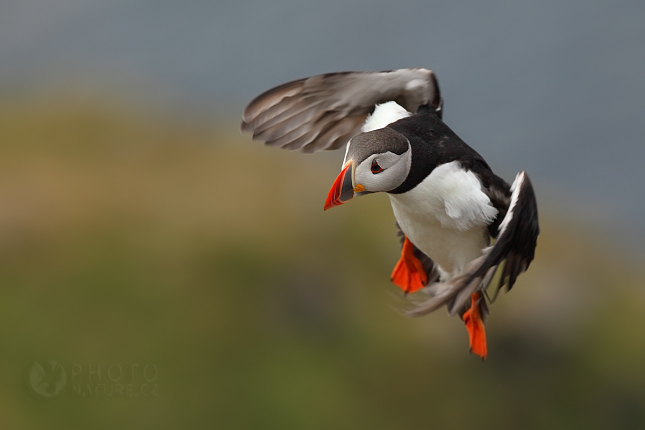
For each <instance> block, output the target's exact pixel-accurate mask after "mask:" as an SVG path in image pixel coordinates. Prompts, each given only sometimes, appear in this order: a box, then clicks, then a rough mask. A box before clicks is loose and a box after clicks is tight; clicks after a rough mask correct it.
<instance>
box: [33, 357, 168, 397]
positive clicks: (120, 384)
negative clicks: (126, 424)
mask: <svg viewBox="0 0 645 430" xmlns="http://www.w3.org/2000/svg"><path fill="white" fill-rule="evenodd" d="M158 379H159V368H158V367H157V365H155V364H152V363H94V364H90V363H88V364H79V363H76V364H68V365H64V364H61V363H59V362H57V361H55V360H39V361H35V362H34V363H33V364H32V365H31V368H30V370H29V374H28V382H29V386H30V387H31V389H32V391H33V392H34V393H35V394H37V395H38V396H40V397H44V398H48V399H51V398H54V397H57V396H60V395H62V394H64V395H65V396H73V397H77V398H89V399H92V398H96V399H99V398H102V399H110V398H124V399H135V398H141V399H149V398H155V397H157V396H158V395H159V385H158Z"/></svg>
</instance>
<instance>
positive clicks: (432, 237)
mask: <svg viewBox="0 0 645 430" xmlns="http://www.w3.org/2000/svg"><path fill="white" fill-rule="evenodd" d="M388 195H389V196H390V202H391V203H392V209H393V210H394V216H395V217H396V220H397V221H398V223H399V226H400V227H401V230H403V232H404V233H405V235H406V236H407V237H408V239H410V240H411V241H412V243H413V244H414V245H415V246H416V247H417V248H419V249H420V250H421V251H423V253H424V254H426V255H427V256H428V257H430V258H432V260H433V261H434V262H435V263H437V265H438V266H439V267H440V268H441V271H442V272H443V274H442V275H443V276H442V278H446V277H448V278H449V277H452V276H455V275H456V274H458V273H461V272H462V271H463V269H464V268H465V266H466V265H467V264H468V263H469V262H470V261H472V260H473V259H475V258H477V257H479V256H480V255H481V250H482V249H483V248H484V247H486V246H487V245H488V231H487V230H488V225H489V224H490V223H491V222H492V221H493V220H494V219H495V217H496V216H497V209H495V208H494V207H493V206H492V205H491V203H490V199H489V198H488V196H487V195H486V194H484V192H483V191H482V187H481V183H480V182H479V179H478V178H477V176H475V174H474V173H472V172H469V171H467V170H465V169H464V168H463V167H462V166H461V164H460V163H459V162H458V161H453V162H451V163H446V164H443V165H441V166H439V167H437V168H435V169H434V170H433V171H432V173H431V174H430V175H428V177H427V178H425V179H424V180H423V181H422V182H421V183H420V184H419V185H417V186H416V187H414V188H413V189H412V190H410V191H408V192H406V193H402V194H388Z"/></svg>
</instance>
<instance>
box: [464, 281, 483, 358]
mask: <svg viewBox="0 0 645 430" xmlns="http://www.w3.org/2000/svg"><path fill="white" fill-rule="evenodd" d="M470 300H471V304H470V309H468V310H467V311H466V312H464V315H463V316H462V319H463V320H464V323H465V324H466V330H468V340H469V341H470V352H473V353H475V354H477V355H479V356H480V357H481V358H482V360H486V354H487V353H488V349H487V348H486V330H485V329H484V321H482V319H481V315H480V313H479V300H483V298H482V296H481V293H473V294H472V295H471V296H470Z"/></svg>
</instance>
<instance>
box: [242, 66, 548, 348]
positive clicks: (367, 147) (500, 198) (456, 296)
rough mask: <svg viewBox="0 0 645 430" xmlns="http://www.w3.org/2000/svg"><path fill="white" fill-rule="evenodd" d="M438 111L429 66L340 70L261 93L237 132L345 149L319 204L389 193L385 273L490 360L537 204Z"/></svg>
mask: <svg viewBox="0 0 645 430" xmlns="http://www.w3.org/2000/svg"><path fill="white" fill-rule="evenodd" d="M442 113H443V100H442V98H441V95H440V92H439V86H438V83H437V79H436V77H435V74H434V73H433V71H432V70H429V69H399V70H393V71H384V72H339V73H328V74H323V75H317V76H313V77H309V78H305V79H300V80H296V81H292V82H288V83H286V84H283V85H280V86H277V87H275V88H272V89H270V90H268V91H266V92H264V93H262V94H260V95H259V96H257V97H256V98H255V99H254V100H253V101H251V103H249V105H248V106H247V107H246V109H245V110H244V113H243V117H242V124H241V131H242V132H243V133H244V132H248V133H252V134H253V139H254V140H260V141H264V142H266V144H267V145H269V146H275V147H281V148H286V149H301V150H302V151H303V152H307V153H311V152H316V151H319V150H323V149H337V148H341V147H345V148H346V149H345V159H344V160H343V165H342V169H341V172H340V174H339V175H338V177H337V178H336V180H335V181H334V183H333V185H332V187H331V190H330V191H329V195H328V196H327V199H326V201H325V206H324V209H325V210H327V209H329V208H332V207H335V206H339V205H341V204H343V203H346V202H347V201H349V200H350V199H352V198H353V197H355V196H362V195H366V194H370V193H376V192H385V193H387V195H388V196H389V198H390V202H391V204H392V209H393V212H394V217H395V218H396V221H397V226H398V229H399V235H400V236H401V237H402V249H401V257H400V259H399V261H398V263H397V264H396V266H395V267H394V270H393V272H392V276H391V280H392V282H393V283H394V284H396V285H398V286H399V287H400V288H401V289H402V290H403V292H404V293H405V294H406V296H407V294H410V293H415V292H418V291H421V292H422V293H421V295H422V296H423V297H424V299H423V300H422V301H417V303H416V304H415V305H414V307H413V308H412V309H411V310H409V311H408V314H409V315H412V316H419V315H424V314H427V313H429V312H432V311H434V310H436V309H438V308H439V307H441V306H443V305H445V306H446V307H447V309H448V312H449V313H450V315H455V314H458V315H459V316H460V317H461V319H462V320H463V322H464V323H465V326H466V329H467V330H468V336H469V342H470V350H471V352H473V353H475V354H477V355H479V356H480V357H481V358H482V359H485V358H486V355H487V346H486V333H485V329H484V321H485V319H486V317H487V315H488V312H489V311H488V305H487V302H491V301H492V300H494V299H495V297H496V296H497V293H498V292H499V290H500V289H501V288H502V287H503V286H506V289H507V291H508V290H510V289H511V288H512V287H513V285H514V283H515V280H516V278H517V276H518V275H519V274H520V273H521V272H524V271H526V269H527V268H528V266H529V264H530V263H531V261H532V260H533V257H534V252H535V246H536V241H537V236H538V233H539V226H538V215H537V203H536V199H535V193H534V191H533V187H532V185H531V181H530V180H529V177H528V175H527V174H526V173H525V172H524V171H521V172H519V173H518V174H517V176H516V177H515V180H514V181H513V183H512V184H511V185H509V184H508V183H507V182H506V181H504V180H503V179H502V178H500V177H499V176H497V175H495V174H494V173H493V172H492V170H491V168H490V167H489V166H488V164H487V163H486V161H484V159H483V158H482V156H481V155H479V154H478V153H477V152H476V151H475V150H474V149H472V148H471V147H470V146H468V145H467V144H466V143H465V142H464V141H463V140H461V139H460V138H459V137H458V136H457V135H456V134H455V133H454V132H453V131H452V130H451V129H450V128H449V127H448V126H447V125H446V124H445V123H444V122H443V121H442ZM500 266H503V268H502V269H500V275H499V280H498V281H496V283H497V288H496V291H495V294H494V296H493V297H492V299H491V297H490V295H489V294H488V293H487V290H488V287H489V284H491V281H492V280H493V277H494V275H495V273H496V271H497V269H498V267H500ZM423 293H425V294H423ZM416 296H418V294H417V295H415V297H416Z"/></svg>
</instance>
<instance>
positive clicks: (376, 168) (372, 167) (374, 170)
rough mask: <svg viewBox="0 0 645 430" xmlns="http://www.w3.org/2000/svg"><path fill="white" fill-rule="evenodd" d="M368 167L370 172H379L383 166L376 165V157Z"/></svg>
mask: <svg viewBox="0 0 645 430" xmlns="http://www.w3.org/2000/svg"><path fill="white" fill-rule="evenodd" d="M370 169H371V170H372V173H381V172H382V171H383V168H382V167H381V166H379V165H378V162H377V161H376V158H375V159H374V160H372V166H371V167H370Z"/></svg>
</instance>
